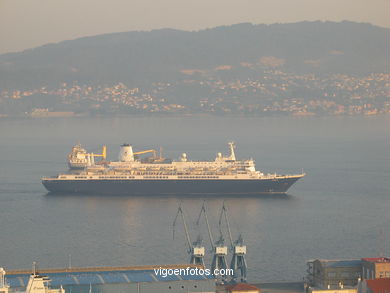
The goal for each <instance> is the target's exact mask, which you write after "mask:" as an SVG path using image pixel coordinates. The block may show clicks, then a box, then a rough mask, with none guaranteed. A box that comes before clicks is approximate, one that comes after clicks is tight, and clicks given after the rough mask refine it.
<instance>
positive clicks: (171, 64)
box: [0, 21, 390, 89]
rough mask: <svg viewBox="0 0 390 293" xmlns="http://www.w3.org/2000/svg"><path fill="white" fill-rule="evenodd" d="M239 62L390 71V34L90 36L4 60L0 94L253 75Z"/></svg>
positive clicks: (266, 29)
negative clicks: (219, 72)
mask: <svg viewBox="0 0 390 293" xmlns="http://www.w3.org/2000/svg"><path fill="white" fill-rule="evenodd" d="M267 58H268V59H267ZM272 58H273V59H272ZM242 64H257V65H259V66H260V67H263V68H267V67H272V68H282V69H283V70H286V71H289V72H296V73H297V74H300V73H316V74H333V73H348V74H367V73H369V72H389V71H390V29H388V28H383V27H377V26H374V25H371V24H367V23H355V22H350V21H343V22H329V21H327V22H322V21H314V22H297V23H290V24H269V25H268V24H256V25H254V24H251V23H241V24H235V25H230V26H218V27H215V28H210V29H205V30H200V31H183V30H176V29H159V30H152V31H130V32H119V33H110V34H103V35H97V36H88V37H82V38H78V39H74V40H66V41H62V42H59V43H51V44H47V45H43V46H40V47H37V48H34V49H28V50H24V51H22V52H16V53H5V54H2V55H0V88H1V89H15V88H35V87H38V86H51V85H58V84H59V83H62V82H74V81H77V82H79V83H86V84H95V85H96V84H112V83H116V82H123V83H125V84H127V85H129V86H139V85H140V86H142V85H147V84H150V83H153V82H159V81H164V82H167V81H175V80H180V79H183V78H186V77H187V75H186V74H183V71H185V70H210V69H215V68H218V67H221V66H222V67H223V66H230V67H232V68H235V69H237V68H238V69H239V70H240V72H241V71H245V70H249V69H247V68H248V67H245V66H243V65H242ZM225 68H227V67H225ZM233 75H234V74H233Z"/></svg>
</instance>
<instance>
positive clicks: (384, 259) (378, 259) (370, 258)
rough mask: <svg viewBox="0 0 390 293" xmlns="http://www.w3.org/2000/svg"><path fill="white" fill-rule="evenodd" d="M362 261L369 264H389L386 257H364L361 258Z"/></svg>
mask: <svg viewBox="0 0 390 293" xmlns="http://www.w3.org/2000/svg"><path fill="white" fill-rule="evenodd" d="M363 260H365V261H369V262H385V263H386V262H390V258H388V257H366V258H363Z"/></svg>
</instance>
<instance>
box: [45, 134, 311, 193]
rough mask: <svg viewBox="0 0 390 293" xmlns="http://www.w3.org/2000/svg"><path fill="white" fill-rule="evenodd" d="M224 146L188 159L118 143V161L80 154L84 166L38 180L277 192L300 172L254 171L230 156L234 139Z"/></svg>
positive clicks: (73, 185) (144, 189)
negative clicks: (203, 157) (210, 157)
mask: <svg viewBox="0 0 390 293" xmlns="http://www.w3.org/2000/svg"><path fill="white" fill-rule="evenodd" d="M229 149H230V154H229V155H227V156H224V155H222V153H220V152H219V153H217V156H216V157H215V159H214V160H211V161H192V160H190V159H189V157H188V155H187V153H182V155H181V156H180V158H179V160H177V161H171V160H168V159H165V158H163V157H162V156H161V154H160V157H157V156H156V152H155V151H154V150H152V149H150V150H146V151H139V152H134V151H133V147H132V145H131V144H123V145H122V146H121V149H120V152H119V158H118V161H104V162H103V163H102V162H97V163H95V159H94V158H95V157H96V156H97V155H94V154H90V155H86V157H85V158H86V165H87V166H86V167H85V168H84V169H82V170H80V171H78V172H72V173H62V174H59V175H57V176H53V177H44V178H42V183H43V185H44V186H45V187H46V188H47V189H48V190H49V191H51V192H66V193H100V194H142V195H150V194H235V195H239V194H263V193H279V194H280V193H286V191H287V190H288V189H289V188H290V186H291V185H292V184H294V183H295V182H296V181H297V180H299V179H300V178H302V177H304V176H305V174H304V173H300V174H292V175H280V174H276V173H263V172H261V171H257V170H256V168H255V162H254V160H253V159H247V160H237V159H236V154H235V145H234V143H232V142H230V143H229ZM103 153H105V152H103ZM145 153H153V157H148V158H144V159H139V158H138V157H137V155H140V154H145Z"/></svg>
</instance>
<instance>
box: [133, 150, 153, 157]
mask: <svg viewBox="0 0 390 293" xmlns="http://www.w3.org/2000/svg"><path fill="white" fill-rule="evenodd" d="M146 153H153V156H154V157H156V150H145V151H139V152H135V153H134V155H142V154H146Z"/></svg>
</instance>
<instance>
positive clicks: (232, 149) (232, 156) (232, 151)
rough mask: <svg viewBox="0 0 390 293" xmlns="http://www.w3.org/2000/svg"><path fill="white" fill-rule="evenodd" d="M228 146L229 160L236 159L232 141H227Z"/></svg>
mask: <svg viewBox="0 0 390 293" xmlns="http://www.w3.org/2000/svg"><path fill="white" fill-rule="evenodd" d="M229 147H230V156H229V160H232V161H235V160H236V154H235V153H234V148H235V145H234V142H232V141H231V142H229Z"/></svg>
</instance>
